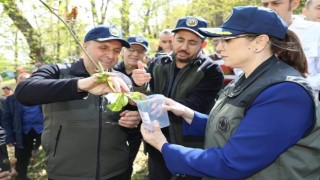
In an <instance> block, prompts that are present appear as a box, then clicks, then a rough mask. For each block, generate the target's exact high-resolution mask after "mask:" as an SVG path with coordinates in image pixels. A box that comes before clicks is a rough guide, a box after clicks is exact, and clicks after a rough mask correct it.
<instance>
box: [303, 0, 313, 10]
mask: <svg viewBox="0 0 320 180" xmlns="http://www.w3.org/2000/svg"><path fill="white" fill-rule="evenodd" d="M311 4H312V0H307V1H306V3H305V4H304V7H305V8H307V9H308V8H310V6H311Z"/></svg>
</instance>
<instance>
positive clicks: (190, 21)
mask: <svg viewBox="0 0 320 180" xmlns="http://www.w3.org/2000/svg"><path fill="white" fill-rule="evenodd" d="M186 24H187V26H189V27H195V26H197V25H198V20H197V19H196V18H189V19H187V22H186Z"/></svg>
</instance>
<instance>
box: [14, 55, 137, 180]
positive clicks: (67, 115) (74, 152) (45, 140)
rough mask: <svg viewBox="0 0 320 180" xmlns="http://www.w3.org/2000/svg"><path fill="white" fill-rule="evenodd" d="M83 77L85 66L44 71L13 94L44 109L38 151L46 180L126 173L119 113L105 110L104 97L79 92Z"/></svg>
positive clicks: (126, 154)
mask: <svg viewBox="0 0 320 180" xmlns="http://www.w3.org/2000/svg"><path fill="white" fill-rule="evenodd" d="M118 75H119V76H120V77H122V79H124V80H125V82H126V83H128V84H131V81H130V79H128V78H127V77H126V76H125V75H123V74H121V73H119V72H118ZM85 77H89V74H88V72H87V71H86V69H85V67H84V63H83V60H80V61H77V62H75V63H73V64H71V65H70V64H65V65H59V66H57V65H45V66H43V67H42V68H40V69H39V70H38V71H37V72H35V73H34V74H33V75H32V76H31V78H29V79H27V80H25V81H23V82H21V83H20V84H19V85H18V87H17V89H16V95H17V99H18V100H19V101H20V102H21V103H23V104H25V105H33V104H44V105H43V113H44V130H43V133H42V145H43V147H44V149H45V151H46V163H47V173H48V176H49V178H50V179H58V180H93V179H108V178H111V177H114V176H116V175H119V174H121V173H123V172H125V171H126V169H127V168H128V164H129V163H128V161H129V151H128V147H127V143H126V139H127V133H126V131H125V130H124V129H123V128H122V127H121V126H119V125H118V123H117V120H118V119H119V112H111V111H110V110H108V109H106V100H105V98H104V97H103V96H94V95H92V94H88V93H79V92H78V91H77V80H78V79H79V78H85ZM57 79H59V80H57Z"/></svg>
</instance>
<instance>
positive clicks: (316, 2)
mask: <svg viewBox="0 0 320 180" xmlns="http://www.w3.org/2000/svg"><path fill="white" fill-rule="evenodd" d="M302 14H303V15H304V19H305V20H307V21H314V22H320V0H307V1H306V3H305V4H304V8H303V9H302Z"/></svg>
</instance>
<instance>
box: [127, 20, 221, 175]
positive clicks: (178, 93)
mask: <svg viewBox="0 0 320 180" xmlns="http://www.w3.org/2000/svg"><path fill="white" fill-rule="evenodd" d="M205 27H207V22H206V20H204V19H202V18H197V17H192V16H187V17H183V18H181V19H179V20H178V23H177V25H176V28H175V29H174V30H173V31H172V32H174V33H175V34H174V38H173V51H172V52H171V53H170V54H168V55H162V56H159V57H157V58H155V59H154V60H153V61H152V62H151V63H150V65H149V67H148V69H147V71H145V69H144V68H143V66H142V63H141V62H138V69H136V70H134V71H133V73H132V78H133V80H134V83H135V84H134V89H135V90H139V91H141V92H144V93H151V94H163V95H165V96H166V97H169V98H172V99H174V100H176V101H178V102H180V103H182V104H184V105H186V106H188V107H189V108H191V109H194V110H198V111H200V112H202V113H208V112H209V110H210V109H211V108H212V106H213V104H214V102H215V101H214V99H215V97H216V96H217V93H218V92H219V90H220V89H221V87H222V84H223V73H222V71H221V69H220V67H219V65H218V64H216V63H215V62H214V61H212V60H211V59H210V58H209V57H208V56H205V55H204V54H203V52H202V48H204V47H205V45H206V42H205V37H204V36H202V35H201V34H199V33H198V28H205ZM169 118H170V126H169V127H166V128H163V129H162V132H163V133H164V134H165V136H166V137H167V139H169V141H170V142H171V143H173V142H174V143H177V144H180V145H185V146H188V147H203V142H204V139H203V138H202V137H201V138H200V137H197V136H184V131H186V129H185V124H184V122H183V120H182V119H181V118H180V117H178V116H175V115H173V114H169ZM147 152H148V155H149V158H148V170H149V179H150V180H169V179H171V178H172V175H171V173H170V172H169V171H168V169H167V168H166V165H165V162H164V160H163V158H162V156H161V153H160V152H159V151H157V150H156V149H155V148H153V147H151V146H149V145H148V146H147ZM174 178H175V179H200V178H196V177H180V176H177V175H176V177H174Z"/></svg>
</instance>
